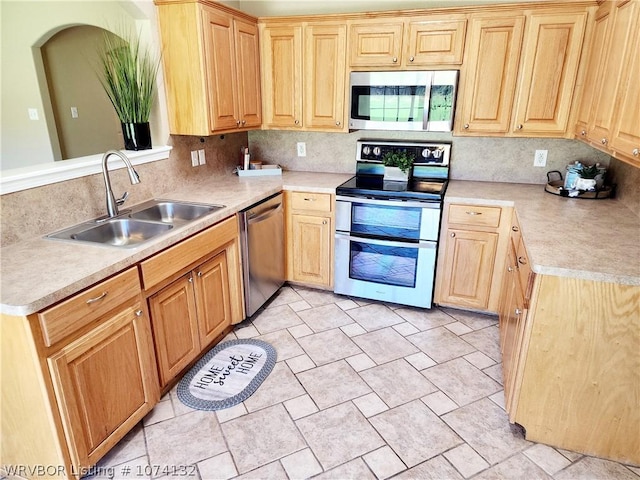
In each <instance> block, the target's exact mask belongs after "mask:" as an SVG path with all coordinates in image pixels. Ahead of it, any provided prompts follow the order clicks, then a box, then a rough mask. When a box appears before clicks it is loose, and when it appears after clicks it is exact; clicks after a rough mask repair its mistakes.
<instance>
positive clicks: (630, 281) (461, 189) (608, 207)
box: [445, 180, 640, 285]
mask: <svg viewBox="0 0 640 480" xmlns="http://www.w3.org/2000/svg"><path fill="white" fill-rule="evenodd" d="M445 202H446V203H467V204H483V205H499V206H507V207H510V206H514V207H515V208H516V211H517V214H518V219H519V220H520V227H521V231H522V238H523V239H524V242H525V247H526V249H527V253H528V255H529V261H530V262H531V267H532V270H533V271H534V272H536V273H541V274H547V275H555V276H560V277H574V278H581V279H585V280H595V281H602V282H613V283H620V284H625V285H640V218H638V217H637V216H636V215H635V214H634V213H633V212H632V211H631V210H630V209H629V208H627V207H626V206H625V205H624V204H622V203H620V202H618V201H617V200H615V199H603V200H588V199H582V198H567V197H560V196H558V195H552V194H550V193H547V192H545V191H544V186H543V185H528V184H516V183H493V182H469V181H456V180H452V181H450V182H449V186H448V189H447V194H446V197H445Z"/></svg>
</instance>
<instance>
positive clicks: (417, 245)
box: [336, 233, 437, 249]
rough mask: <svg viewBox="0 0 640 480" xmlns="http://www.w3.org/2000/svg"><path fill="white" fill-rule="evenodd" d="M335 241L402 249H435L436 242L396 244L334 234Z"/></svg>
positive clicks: (395, 242)
mask: <svg viewBox="0 0 640 480" xmlns="http://www.w3.org/2000/svg"><path fill="white" fill-rule="evenodd" d="M336 240H353V241H354V242H360V243H369V244H371V245H382V246H384V247H402V248H430V249H435V248H436V245H437V242H430V241H425V240H420V241H419V242H418V243H410V242H397V241H394V240H379V239H377V238H363V237H354V236H353V235H345V234H344V233H336Z"/></svg>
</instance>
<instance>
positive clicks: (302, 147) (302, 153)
mask: <svg viewBox="0 0 640 480" xmlns="http://www.w3.org/2000/svg"><path fill="white" fill-rule="evenodd" d="M296 150H297V151H298V156H299V157H306V156H307V144H306V143H304V142H298V143H296Z"/></svg>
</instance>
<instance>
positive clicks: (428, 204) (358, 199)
mask: <svg viewBox="0 0 640 480" xmlns="http://www.w3.org/2000/svg"><path fill="white" fill-rule="evenodd" d="M336 201H343V202H349V203H364V204H370V205H381V206H386V207H415V208H431V209H434V210H435V209H440V202H438V201H435V202H416V201H406V202H402V201H394V200H376V199H375V198H366V197H347V196H343V195H336Z"/></svg>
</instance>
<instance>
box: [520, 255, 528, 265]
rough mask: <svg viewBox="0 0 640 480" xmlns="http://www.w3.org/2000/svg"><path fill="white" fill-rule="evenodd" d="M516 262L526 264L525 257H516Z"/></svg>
mask: <svg viewBox="0 0 640 480" xmlns="http://www.w3.org/2000/svg"><path fill="white" fill-rule="evenodd" d="M518 262H520V264H521V265H526V264H527V259H526V258H524V257H518Z"/></svg>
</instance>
